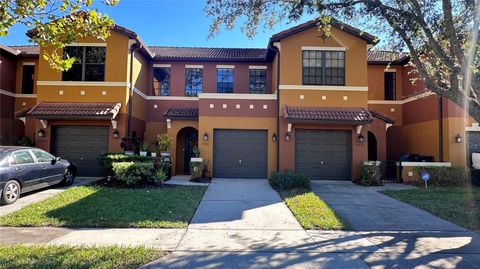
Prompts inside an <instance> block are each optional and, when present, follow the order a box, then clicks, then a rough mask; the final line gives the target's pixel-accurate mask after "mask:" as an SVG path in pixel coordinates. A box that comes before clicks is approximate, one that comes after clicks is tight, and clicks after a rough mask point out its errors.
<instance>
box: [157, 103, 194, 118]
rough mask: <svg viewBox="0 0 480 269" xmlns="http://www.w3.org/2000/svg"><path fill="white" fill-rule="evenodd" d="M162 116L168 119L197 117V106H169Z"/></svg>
mask: <svg viewBox="0 0 480 269" xmlns="http://www.w3.org/2000/svg"><path fill="white" fill-rule="evenodd" d="M163 116H164V117H165V118H169V119H198V107H175V106H173V107H171V108H169V109H168V110H167V111H166V112H165V113H164V114H163Z"/></svg>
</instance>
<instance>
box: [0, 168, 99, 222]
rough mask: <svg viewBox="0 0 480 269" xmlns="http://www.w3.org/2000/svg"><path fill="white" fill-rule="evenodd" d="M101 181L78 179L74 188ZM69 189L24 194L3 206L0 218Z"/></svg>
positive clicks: (0, 207)
mask: <svg viewBox="0 0 480 269" xmlns="http://www.w3.org/2000/svg"><path fill="white" fill-rule="evenodd" d="M100 179H102V178H101V177H78V178H76V179H75V182H74V183H73V185H72V186H80V185H87V184H90V183H92V182H95V181H98V180H100ZM72 186H71V187H72ZM68 188H70V187H62V186H52V187H49V188H45V189H40V190H36V191H33V192H29V193H25V194H22V195H21V196H20V198H19V199H18V200H17V201H16V202H15V203H13V204H11V205H1V206H0V216H4V215H7V214H10V213H12V212H14V211H17V210H20V209H22V208H23V207H25V206H27V205H29V204H32V203H36V202H39V201H42V200H45V199H47V198H49V197H52V196H54V195H56V194H58V193H61V192H63V191H65V190H66V189H68Z"/></svg>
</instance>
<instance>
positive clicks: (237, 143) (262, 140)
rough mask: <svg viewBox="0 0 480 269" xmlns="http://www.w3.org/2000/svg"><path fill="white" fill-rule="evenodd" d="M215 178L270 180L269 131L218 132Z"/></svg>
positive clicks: (216, 136) (215, 148) (214, 165)
mask: <svg viewBox="0 0 480 269" xmlns="http://www.w3.org/2000/svg"><path fill="white" fill-rule="evenodd" d="M213 136H214V137H213V139H214V146H213V176H214V177H225V178H267V131H262V130H215V131H214V135H213Z"/></svg>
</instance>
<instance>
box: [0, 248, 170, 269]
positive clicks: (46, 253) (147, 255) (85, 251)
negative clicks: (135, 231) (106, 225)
mask: <svg viewBox="0 0 480 269" xmlns="http://www.w3.org/2000/svg"><path fill="white" fill-rule="evenodd" d="M163 255H164V254H163V253H162V252H161V251H158V250H153V249H148V248H144V247H136V248H123V247H95V248H79V247H66V246H23V245H15V246H2V245H0V268H3V269H10V268H11V269H13V268H22V269H29V268H32V269H33V268H64V269H67V268H72V269H73V268H75V269H82V268H85V269H86V268H89V269H100V268H102V269H103V268H105V269H106V268H138V267H139V266H141V265H143V264H146V263H149V262H151V261H153V260H156V259H158V258H160V257H161V256H163Z"/></svg>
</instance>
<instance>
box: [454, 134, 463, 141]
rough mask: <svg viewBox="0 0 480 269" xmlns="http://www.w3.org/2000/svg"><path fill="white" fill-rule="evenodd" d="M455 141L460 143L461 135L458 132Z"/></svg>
mask: <svg viewBox="0 0 480 269" xmlns="http://www.w3.org/2000/svg"><path fill="white" fill-rule="evenodd" d="M455 142H456V143H462V136H461V135H460V134H457V135H456V136H455Z"/></svg>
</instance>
